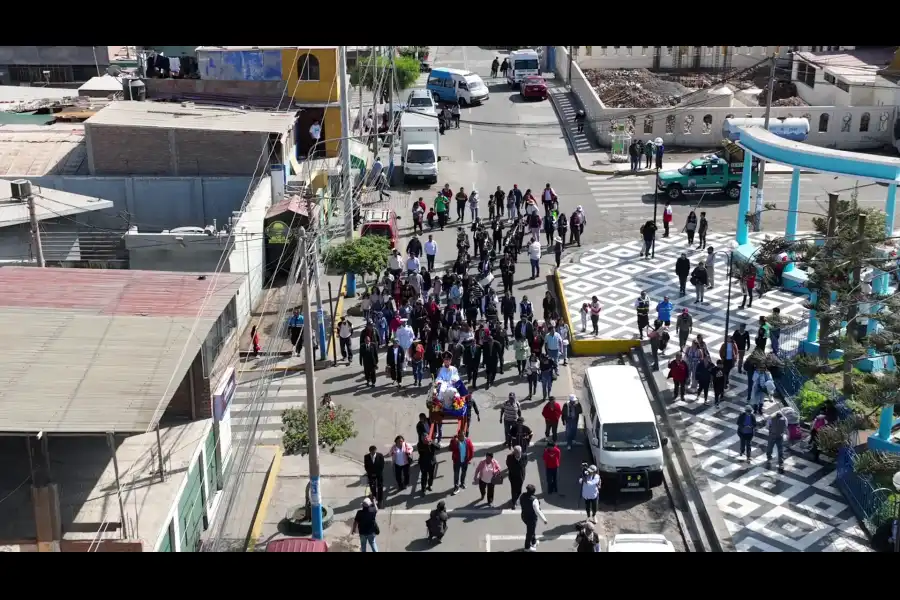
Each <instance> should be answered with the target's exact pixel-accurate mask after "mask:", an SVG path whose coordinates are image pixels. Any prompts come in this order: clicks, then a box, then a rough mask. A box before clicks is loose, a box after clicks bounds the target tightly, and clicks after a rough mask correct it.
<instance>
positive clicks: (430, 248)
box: [425, 235, 438, 271]
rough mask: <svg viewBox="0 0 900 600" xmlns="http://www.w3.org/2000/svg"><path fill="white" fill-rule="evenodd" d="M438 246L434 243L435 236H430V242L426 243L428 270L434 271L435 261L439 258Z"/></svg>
mask: <svg viewBox="0 0 900 600" xmlns="http://www.w3.org/2000/svg"><path fill="white" fill-rule="evenodd" d="M437 252H438V245H437V242H436V241H434V236H433V235H429V236H428V241H427V242H425V259H426V260H427V261H428V270H429V271H434V259H435V257H436V256H437Z"/></svg>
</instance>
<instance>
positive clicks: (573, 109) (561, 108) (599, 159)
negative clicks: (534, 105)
mask: <svg viewBox="0 0 900 600" xmlns="http://www.w3.org/2000/svg"><path fill="white" fill-rule="evenodd" d="M550 100H551V102H553V104H554V106H555V107H556V111H557V115H558V116H559V118H560V125H561V126H562V128H563V130H564V131H565V132H566V135H567V136H568V139H569V143H570V144H571V146H572V148H573V149H574V151H575V159H576V160H577V161H578V167H579V168H580V169H581V170H582V171H585V172H587V173H593V174H595V175H616V174H621V175H625V174H627V175H636V176H640V175H655V174H656V170H655V169H643V168H642V169H640V170H639V171H637V172H636V173H634V174H632V173H631V165H630V164H629V163H628V162H624V163H623V162H612V159H611V158H610V154H609V150H608V149H605V148H603V147H601V145H600V142H599V140H597V138H596V136H595V135H594V133H593V132H592V131H591V129H590V127H589V126H587V124H585V128H584V131H583V132H579V131H578V125H577V124H576V123H575V115H576V113H577V112H578V109H579V108H580V107H581V104H580V103H579V101H578V98H576V97H575V94H574V93H573V92H570V91H568V89H567V88H566V87H565V86H562V85H560V86H556V87H553V86H551V87H550ZM637 137H638V138H639V139H645V138H647V137H649V136H648V135H638V136H637ZM710 137H712V136H710ZM718 141H719V140H718V139H717V140H715V142H718ZM717 150H719V146H717V145H716V144H711V147H710V149H708V150H706V151H703V150H692V151H690V152H682V151H678V152H666V153H665V154H664V156H663V165H662V168H663V170H670V169H678V168H681V167H683V166H684V165H685V163H687V162H688V161H690V160H693V159H695V158H700V157H701V156H705V155H706V154H710V153H712V152H716V151H717ZM641 164H642V165H643V158H642V159H641ZM791 170H792V167H789V166H787V165H782V164H778V163H767V164H766V173H790V172H791Z"/></svg>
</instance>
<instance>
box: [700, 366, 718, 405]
mask: <svg viewBox="0 0 900 600" xmlns="http://www.w3.org/2000/svg"><path fill="white" fill-rule="evenodd" d="M714 368H715V365H714V364H713V362H712V360H710V358H709V356H708V355H707V356H704V357H703V360H701V361H700V364H699V365H697V401H698V402H699V401H700V394H703V404H707V403H708V402H709V385H710V384H711V383H712V376H713V369H714Z"/></svg>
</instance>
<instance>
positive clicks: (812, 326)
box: [806, 292, 819, 344]
mask: <svg viewBox="0 0 900 600" xmlns="http://www.w3.org/2000/svg"><path fill="white" fill-rule="evenodd" d="M816 302H818V296H817V295H816V293H815V292H812V293H811V294H810V295H809V303H810V304H811V305H813V306H815V305H816ZM818 336H819V320H818V319H817V318H816V311H815V310H813V309H810V311H809V327H808V329H807V330H806V341H807V342H809V343H810V344H812V343H814V342H815V341H816V338H817V337H818Z"/></svg>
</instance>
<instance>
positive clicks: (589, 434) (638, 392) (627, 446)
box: [580, 365, 669, 492]
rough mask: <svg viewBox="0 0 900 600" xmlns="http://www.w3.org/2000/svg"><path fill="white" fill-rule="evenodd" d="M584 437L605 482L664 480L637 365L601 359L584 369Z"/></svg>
mask: <svg viewBox="0 0 900 600" xmlns="http://www.w3.org/2000/svg"><path fill="white" fill-rule="evenodd" d="M580 401H581V407H582V409H583V411H584V429H585V438H586V439H587V441H588V443H589V444H590V448H591V454H592V456H593V458H594V461H595V463H596V464H597V469H598V471H599V475H600V479H601V480H602V481H603V484H604V485H606V484H609V485H612V486H613V487H614V488H615V489H618V490H619V491H622V492H627V491H634V492H646V491H649V490H650V488H652V487H656V486H659V485H661V484H662V482H663V453H662V447H663V445H665V444H667V443H668V441H669V440H668V439H666V438H663V439H660V436H659V431H658V430H657V428H656V415H655V414H654V413H653V407H652V406H650V399H649V398H648V397H647V391H646V390H645V389H644V384H643V383H642V382H641V378H640V376H639V374H638V370H637V369H636V368H635V367H632V366H629V365H604V366H600V367H591V368H589V369H588V370H587V371H586V372H585V374H584V389H583V390H582V392H581V398H580Z"/></svg>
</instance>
